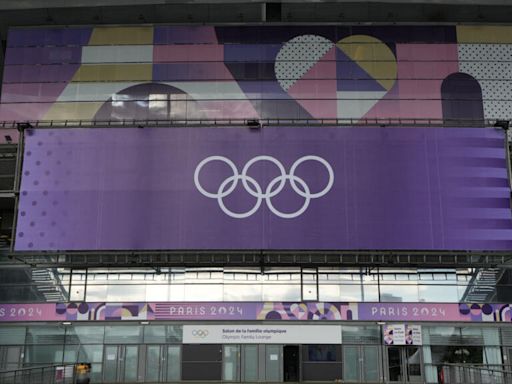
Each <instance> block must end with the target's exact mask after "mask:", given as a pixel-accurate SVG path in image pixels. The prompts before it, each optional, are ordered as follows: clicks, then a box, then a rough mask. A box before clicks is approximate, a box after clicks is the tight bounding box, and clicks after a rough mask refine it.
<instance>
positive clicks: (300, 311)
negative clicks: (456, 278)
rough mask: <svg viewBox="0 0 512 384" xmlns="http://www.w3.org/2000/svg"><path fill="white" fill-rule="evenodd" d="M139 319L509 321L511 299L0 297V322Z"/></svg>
mask: <svg viewBox="0 0 512 384" xmlns="http://www.w3.org/2000/svg"><path fill="white" fill-rule="evenodd" d="M141 320H180V321H190V320H199V321H212V320H231V321H233V320H272V321H281V320H284V321H310V320H313V321H315V320H320V321H355V320H359V321H462V322H508V323H510V322H511V321H512V305H511V304H470V303H461V304H458V303H449V304H448V303H340V302H330V303H328V302H307V303H304V302H150V303H144V302H125V303H86V302H76V303H74V302H71V303H44V304H1V303H0V322H14V321H141Z"/></svg>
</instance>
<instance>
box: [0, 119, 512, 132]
mask: <svg viewBox="0 0 512 384" xmlns="http://www.w3.org/2000/svg"><path fill="white" fill-rule="evenodd" d="M503 122H504V120H500V119H485V120H480V119H477V120H475V119H438V118H432V119H414V118H410V119H407V118H392V117H391V118H385V119H383V118H375V119H338V118H332V119H300V118H289V119H283V118H279V119H176V120H168V119H162V120H156V119H133V120H131V119H130V120H26V121H0V128H3V129H18V130H24V129H30V128H107V127H119V128H120V127H125V128H146V127H147V128H149V127H166V128H172V127H183V126H187V127H215V126H218V127H223V126H233V127H240V126H252V127H254V124H255V123H257V124H258V125H259V126H260V127H265V126H368V127H371V126H379V127H386V126H390V127H394V126H397V127H398V126H408V127H411V126H418V127H502V125H501V124H502V123H503Z"/></svg>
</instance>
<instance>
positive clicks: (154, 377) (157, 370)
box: [144, 345, 165, 383]
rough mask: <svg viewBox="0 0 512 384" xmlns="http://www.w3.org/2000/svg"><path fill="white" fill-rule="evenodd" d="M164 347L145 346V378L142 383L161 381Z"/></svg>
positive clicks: (163, 365) (163, 366)
mask: <svg viewBox="0 0 512 384" xmlns="http://www.w3.org/2000/svg"><path fill="white" fill-rule="evenodd" d="M164 355H165V346H162V345H147V346H146V362H145V365H144V367H145V378H144V381H145V382H146V383H148V382H160V381H163V371H164V368H165V356H164Z"/></svg>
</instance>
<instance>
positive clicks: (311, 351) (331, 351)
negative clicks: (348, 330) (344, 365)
mask: <svg viewBox="0 0 512 384" xmlns="http://www.w3.org/2000/svg"><path fill="white" fill-rule="evenodd" d="M306 348H307V355H306V356H305V358H307V359H308V361H336V360H337V353H336V346H335V345H307V346H306Z"/></svg>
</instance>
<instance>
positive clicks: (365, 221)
mask: <svg viewBox="0 0 512 384" xmlns="http://www.w3.org/2000/svg"><path fill="white" fill-rule="evenodd" d="M18 212H19V213H18V220H17V223H18V225H17V231H16V233H17V234H16V243H15V250H17V251H35V250H148V249H152V250H154V249H164V250H168V249H184V250H186V249H208V250H210V249H220V250H228V249H258V250H260V249H274V250H275V249H289V250H337V249H339V250H343V249H439V250H510V249H512V212H511V210H510V188H509V181H508V174H507V167H506V160H505V149H504V133H503V131H500V130H497V129H494V128H481V129H479V128H450V129H447V128H397V127H394V128H393V127H390V128H364V127H357V128H353V127H293V128H292V127H264V128H262V129H260V130H257V131H254V130H249V129H248V128H246V127H241V128H190V127H186V128H145V129H131V128H105V129H102V128H98V129H96V128H95V129H37V130H27V131H26V134H25V149H24V161H23V173H22V180H21V192H20V200H19V210H18Z"/></svg>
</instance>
